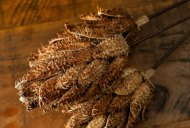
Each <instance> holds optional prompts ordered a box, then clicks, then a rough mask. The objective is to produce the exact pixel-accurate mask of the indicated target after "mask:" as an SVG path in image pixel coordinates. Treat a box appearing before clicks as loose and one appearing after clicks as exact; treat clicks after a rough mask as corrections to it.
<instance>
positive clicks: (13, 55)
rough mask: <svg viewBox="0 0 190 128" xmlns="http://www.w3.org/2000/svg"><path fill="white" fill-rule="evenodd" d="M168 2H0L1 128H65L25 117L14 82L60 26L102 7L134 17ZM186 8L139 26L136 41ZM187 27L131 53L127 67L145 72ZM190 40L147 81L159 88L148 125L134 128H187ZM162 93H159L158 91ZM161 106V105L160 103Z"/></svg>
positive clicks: (55, 119) (37, 115)
mask: <svg viewBox="0 0 190 128" xmlns="http://www.w3.org/2000/svg"><path fill="white" fill-rule="evenodd" d="M173 2H174V1H173V0H166V1H162V0H154V1H152V0H133V1H131V0H118V1H113V0H105V1H102V0H89V1H87V0H72V1H70V0H54V1H53V0H17V1H13V0H1V1H0V105H1V107H0V127H2V128H21V127H23V128H35V127H39V128H45V127H51V128H53V127H55V128H62V127H64V124H65V122H66V121H67V119H68V117H69V116H68V115H64V114H61V113H57V112H52V113H47V114H45V115H43V114H42V113H41V112H40V111H39V110H35V111H33V112H27V111H26V110H25V108H24V106H23V105H22V104H21V103H20V102H19V101H18V96H17V93H18V92H17V90H16V89H14V82H15V80H17V79H18V78H20V77H21V76H22V75H23V74H24V73H25V72H26V70H27V65H28V62H27V57H28V56H29V55H30V53H31V52H35V51H36V50H37V49H38V48H40V47H41V45H42V44H43V45H45V44H47V43H48V41H49V40H50V39H52V38H54V37H55V36H56V33H57V32H59V31H61V29H62V28H63V26H64V23H65V22H66V21H68V20H71V21H72V22H73V21H74V20H76V19H77V17H78V15H79V14H81V13H84V12H87V11H91V10H93V9H96V7H97V6H103V7H108V8H111V7H122V8H127V10H128V11H129V12H130V14H132V15H133V16H134V17H138V16H140V15H142V14H144V13H146V14H149V13H152V12H153V11H155V10H157V9H159V8H162V7H166V6H168V5H170V4H172V3H173ZM189 9H190V4H189V3H188V4H186V5H183V6H180V7H179V8H178V9H174V10H172V11H170V12H168V13H167V14H164V15H162V16H160V17H158V18H156V19H154V20H153V21H151V22H150V23H149V24H147V25H145V26H143V28H142V31H141V33H140V35H139V38H140V37H142V36H144V35H146V34H149V33H151V32H153V31H156V30H157V29H158V28H160V27H161V26H164V25H166V24H169V23H170V22H172V21H175V20H177V19H180V18H182V17H185V15H188V14H189ZM189 26H190V22H189V21H186V22H184V23H183V24H180V25H178V26H176V27H174V28H172V29H170V30H169V31H167V32H164V33H163V34H160V35H159V36H156V37H154V38H152V39H149V40H147V41H145V42H144V43H143V44H141V45H139V46H138V47H136V48H135V49H133V51H132V54H131V56H130V64H131V65H132V66H134V67H137V68H138V69H140V70H142V71H145V70H146V69H148V68H149V67H150V66H151V65H152V64H154V63H155V62H156V61H157V60H158V59H159V58H160V56H162V55H163V54H164V52H165V51H167V50H168V49H169V48H170V47H171V46H172V45H173V44H174V43H175V42H176V41H177V40H178V39H179V38H180V37H182V35H183V34H184V33H186V32H187V31H189ZM189 41H190V39H188V40H186V42H185V43H184V44H183V45H182V46H180V47H179V48H178V49H177V50H176V51H175V53H173V54H172V55H171V56H170V57H169V58H168V60H167V61H166V62H165V63H164V64H163V65H162V66H161V67H160V68H159V69H158V70H157V72H156V74H155V76H154V77H153V78H152V81H153V83H155V84H156V85H160V86H158V89H157V91H156V92H155V94H156V97H155V100H154V102H153V104H152V106H151V107H150V108H149V113H148V115H147V120H146V121H144V122H142V123H139V125H138V127H139V128H143V127H144V128H151V127H156V128H174V127H176V128H189V127H190V123H189V122H190V121H189V120H190V111H189V110H190V103H189V99H190V94H189V91H190V84H189V83H190V79H189V78H190V50H189V49H190V43H189ZM159 87H161V88H159ZM164 101H165V102H164Z"/></svg>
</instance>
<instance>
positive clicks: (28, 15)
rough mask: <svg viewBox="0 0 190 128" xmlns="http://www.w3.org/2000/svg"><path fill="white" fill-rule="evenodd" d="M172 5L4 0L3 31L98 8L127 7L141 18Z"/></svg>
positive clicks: (0, 5)
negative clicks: (143, 15)
mask: <svg viewBox="0 0 190 128" xmlns="http://www.w3.org/2000/svg"><path fill="white" fill-rule="evenodd" d="M172 3H173V1H172V0H167V1H166V2H162V1H158V2H156V7H153V5H154V4H155V2H153V1H151V0H148V1H145V2H142V0H135V1H131V0H127V1H126V0H118V1H110V0H105V1H104V2H102V1H101V0H90V1H89V0H72V1H71V0H17V1H14V0H8V1H7V0H1V1H0V29H3V28H12V27H17V26H23V25H30V24H39V23H43V22H49V21H55V20H63V19H68V18H74V17H76V16H78V15H80V14H81V13H84V12H87V11H89V10H90V11H92V10H94V9H96V7H97V6H100V7H109V8H112V7H121V8H126V9H128V10H129V11H130V13H131V14H133V15H134V13H136V14H135V16H139V15H142V12H145V13H147V14H149V13H150V12H153V11H155V10H157V9H160V8H163V7H166V6H169V5H171V4H172ZM138 5H141V6H138ZM136 10H138V11H136Z"/></svg>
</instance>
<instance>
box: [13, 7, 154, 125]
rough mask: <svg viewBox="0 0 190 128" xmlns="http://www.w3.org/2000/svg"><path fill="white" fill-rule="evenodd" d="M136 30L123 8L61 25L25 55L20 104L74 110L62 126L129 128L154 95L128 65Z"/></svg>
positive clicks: (137, 72)
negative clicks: (26, 66)
mask: <svg viewBox="0 0 190 128" xmlns="http://www.w3.org/2000/svg"><path fill="white" fill-rule="evenodd" d="M137 32H138V28H137V25H136V23H135V21H134V20H133V19H132V18H131V17H130V16H129V14H128V13H127V11H125V10H123V9H102V8H98V11H97V12H94V13H87V14H83V15H82V16H81V21H80V22H78V23H76V24H70V23H67V24H65V29H64V31H63V32H61V33H59V34H58V37H57V38H55V39H53V40H51V41H50V42H49V44H48V45H47V46H43V47H42V48H41V49H40V50H38V51H37V52H36V53H33V54H32V55H31V57H29V59H28V61H29V69H28V72H27V73H26V74H25V75H24V77H23V78H22V79H21V80H20V81H18V82H16V85H15V87H16V88H17V89H18V90H19V95H20V100H21V102H22V103H24V104H25V106H26V108H27V110H32V109H34V108H36V107H39V108H40V109H42V110H45V111H47V110H58V109H61V110H62V112H73V116H72V117H71V118H70V119H69V121H68V123H67V125H66V128H82V127H87V128H92V127H96V128H103V127H105V128H112V127H113V128H114V127H120V128H123V127H125V126H127V127H128V128H132V126H133V124H134V123H136V122H137V120H138V118H139V117H140V115H144V114H143V113H144V111H145V109H146V106H147V105H148V104H149V102H150V99H151V98H150V97H151V95H152V88H151V87H150V86H149V83H148V81H147V80H146V78H144V76H143V74H142V73H141V72H139V71H138V70H136V69H134V68H127V67H126V63H127V61H128V52H129V44H131V43H133V41H134V37H136V35H137ZM139 92H140V93H139ZM138 105H139V106H140V107H139V106H138ZM142 111H143V113H142Z"/></svg>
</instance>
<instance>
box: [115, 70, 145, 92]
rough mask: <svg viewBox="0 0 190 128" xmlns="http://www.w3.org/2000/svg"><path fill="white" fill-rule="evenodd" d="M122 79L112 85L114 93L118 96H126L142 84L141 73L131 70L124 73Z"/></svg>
mask: <svg viewBox="0 0 190 128" xmlns="http://www.w3.org/2000/svg"><path fill="white" fill-rule="evenodd" d="M123 77H124V78H122V79H120V80H118V81H116V83H114V85H113V86H114V87H113V88H114V92H115V93H116V94H118V95H128V94H131V93H133V92H134V90H135V89H136V88H137V87H138V86H140V84H141V83H142V82H143V76H142V74H141V72H139V71H135V70H133V69H131V68H129V69H128V70H125V71H124V75H123Z"/></svg>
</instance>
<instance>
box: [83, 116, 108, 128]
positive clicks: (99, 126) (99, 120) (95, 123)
mask: <svg viewBox="0 0 190 128" xmlns="http://www.w3.org/2000/svg"><path fill="white" fill-rule="evenodd" d="M106 119H107V117H106V115H99V116H96V117H94V118H93V119H92V120H91V121H90V122H89V123H88V125H87V127H86V128H94V127H96V128H103V127H104V125H105V124H106Z"/></svg>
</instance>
